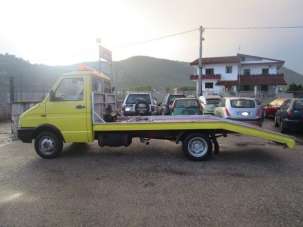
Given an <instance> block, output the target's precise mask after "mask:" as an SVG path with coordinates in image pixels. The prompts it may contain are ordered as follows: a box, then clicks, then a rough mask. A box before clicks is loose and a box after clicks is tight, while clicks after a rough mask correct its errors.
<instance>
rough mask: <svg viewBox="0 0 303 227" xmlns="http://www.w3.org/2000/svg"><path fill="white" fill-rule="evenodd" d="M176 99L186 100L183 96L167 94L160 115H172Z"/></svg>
mask: <svg viewBox="0 0 303 227" xmlns="http://www.w3.org/2000/svg"><path fill="white" fill-rule="evenodd" d="M176 98H185V95H183V94H167V95H165V97H164V99H163V102H162V104H161V110H160V114H162V115H170V114H171V109H172V105H173V103H174V101H175V99H176Z"/></svg>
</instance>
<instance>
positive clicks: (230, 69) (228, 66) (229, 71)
mask: <svg viewBox="0 0 303 227" xmlns="http://www.w3.org/2000/svg"><path fill="white" fill-rule="evenodd" d="M225 72H226V73H232V72H233V67H232V66H231V65H227V66H226V69H225Z"/></svg>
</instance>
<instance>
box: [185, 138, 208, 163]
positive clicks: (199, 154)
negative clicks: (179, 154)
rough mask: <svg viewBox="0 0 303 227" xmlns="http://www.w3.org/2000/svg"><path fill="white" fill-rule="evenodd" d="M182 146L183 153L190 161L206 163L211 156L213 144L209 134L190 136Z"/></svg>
mask: <svg viewBox="0 0 303 227" xmlns="http://www.w3.org/2000/svg"><path fill="white" fill-rule="evenodd" d="M182 144H183V152H184V154H185V156H186V157H187V158H188V159H190V160H193V161H206V160H208V159H209V158H210V156H211V152H212V143H211V141H210V139H209V136H208V135H207V134H200V133H194V134H189V135H188V136H187V137H186V138H185V139H184V140H183V143H182Z"/></svg>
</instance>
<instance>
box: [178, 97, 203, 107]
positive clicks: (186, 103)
mask: <svg viewBox="0 0 303 227" xmlns="http://www.w3.org/2000/svg"><path fill="white" fill-rule="evenodd" d="M175 106H176V108H196V107H198V102H197V100H195V99H181V100H176V105H175Z"/></svg>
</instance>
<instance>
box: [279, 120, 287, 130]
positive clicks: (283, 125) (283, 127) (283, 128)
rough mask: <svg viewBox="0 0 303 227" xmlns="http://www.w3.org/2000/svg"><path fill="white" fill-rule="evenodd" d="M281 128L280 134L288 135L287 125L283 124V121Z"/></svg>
mask: <svg viewBox="0 0 303 227" xmlns="http://www.w3.org/2000/svg"><path fill="white" fill-rule="evenodd" d="M279 126H280V132H281V133H287V132H288V130H287V128H286V127H285V123H283V120H281V122H280V125H279Z"/></svg>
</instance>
